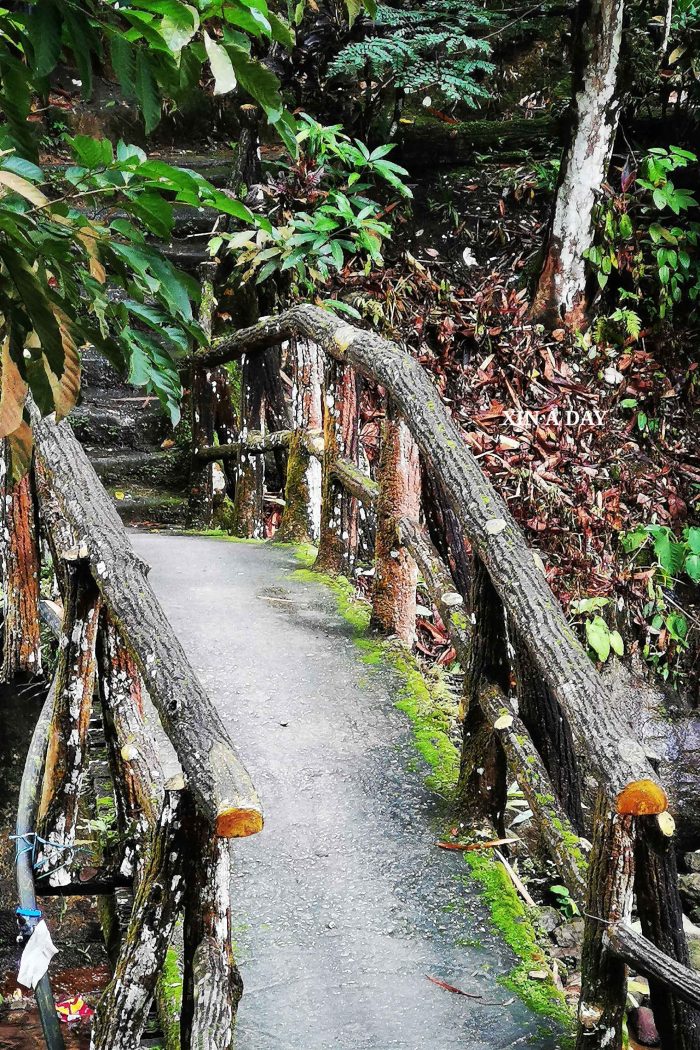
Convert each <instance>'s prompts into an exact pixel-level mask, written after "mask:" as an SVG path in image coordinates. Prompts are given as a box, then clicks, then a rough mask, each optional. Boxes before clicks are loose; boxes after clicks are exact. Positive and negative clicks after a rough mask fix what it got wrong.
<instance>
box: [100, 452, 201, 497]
mask: <svg viewBox="0 0 700 1050" xmlns="http://www.w3.org/2000/svg"><path fill="white" fill-rule="evenodd" d="M86 451H87V454H88V456H89V457H90V462H91V463H92V465H93V467H94V468H95V471H96V472H97V476H98V477H99V479H100V481H101V482H102V484H103V485H113V486H116V487H118V488H126V487H133V486H134V485H149V486H154V487H155V488H166V489H178V488H179V489H184V487H185V485H186V483H187V477H188V473H189V460H190V455H189V452H188V451H187V450H185V449H182V448H177V447H176V448H169V449H155V450H147V451H143V450H140V449H129V450H126V451H123V450H117V449H114V450H112V449H104V448H100V449H95V448H93V449H91V448H90V447H89V446H86Z"/></svg>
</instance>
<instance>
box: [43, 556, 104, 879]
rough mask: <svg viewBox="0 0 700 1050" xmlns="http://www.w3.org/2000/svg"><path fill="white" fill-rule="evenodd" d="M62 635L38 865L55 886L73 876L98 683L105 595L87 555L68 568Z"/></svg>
mask: <svg viewBox="0 0 700 1050" xmlns="http://www.w3.org/2000/svg"><path fill="white" fill-rule="evenodd" d="M68 572H69V586H68V594H67V596H66V599H65V605H64V613H63V624H62V629H61V640H60V643H59V648H58V666H57V668H56V699H55V702H54V709H53V717H52V724H51V736H50V738H49V746H48V750H47V753H46V766H45V769H44V784H43V788H42V793H41V802H40V805H39V825H40V828H41V835H42V838H44V839H47V840H48V842H49V843H56V846H55V847H52V846H51V845H44V846H42V848H41V850H40V852H39V855H38V858H37V868H38V869H39V870H41V872H42V875H44V876H46V875H49V882H50V884H51V885H60V884H61V883H65V882H68V881H69V874H68V872H67V871H66V870H65V868H64V867H63V864H64V861H65V860H66V859H67V857H69V856H70V853H66V850H67V849H69V848H70V847H71V846H72V845H73V842H74V841H75V831H76V826H77V822H78V806H79V802H80V788H81V786H82V782H83V777H84V774H85V765H86V759H85V756H86V749H87V739H88V728H89V725H90V716H91V714H92V696H93V691H94V688H95V669H96V668H95V642H96V639H97V625H98V621H99V615H100V596H99V592H98V590H97V587H96V586H95V583H94V581H93V578H92V574H91V572H90V565H89V563H88V562H87V560H86V559H82V558H81V559H80V560H78V561H75V562H74V563H73V564H72V565H71V566H69V569H68ZM54 869H55V874H54V875H50V874H49V873H51V872H53V871H54Z"/></svg>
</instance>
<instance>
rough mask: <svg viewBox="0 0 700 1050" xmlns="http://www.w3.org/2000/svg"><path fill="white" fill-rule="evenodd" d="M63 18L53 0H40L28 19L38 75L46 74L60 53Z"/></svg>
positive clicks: (54, 64)
mask: <svg viewBox="0 0 700 1050" xmlns="http://www.w3.org/2000/svg"><path fill="white" fill-rule="evenodd" d="M62 27H63V19H62V18H61V13H60V11H59V9H58V7H57V6H56V4H55V3H54V2H53V0H42V2H41V3H38V4H37V5H36V6H35V7H34V8H33V9H32V14H31V17H30V19H29V27H28V31H29V38H30V40H31V42H32V51H33V53H34V68H35V70H36V73H37V75H38V76H40V77H45V76H48V74H49V73H51V72H52V70H53V69H55V67H56V63H57V62H58V59H59V57H60V54H61V30H62Z"/></svg>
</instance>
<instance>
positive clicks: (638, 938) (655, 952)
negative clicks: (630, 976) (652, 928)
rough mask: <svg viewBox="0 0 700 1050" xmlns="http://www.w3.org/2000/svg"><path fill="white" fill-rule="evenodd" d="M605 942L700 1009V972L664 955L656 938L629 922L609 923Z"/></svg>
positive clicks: (647, 975) (651, 978)
mask: <svg viewBox="0 0 700 1050" xmlns="http://www.w3.org/2000/svg"><path fill="white" fill-rule="evenodd" d="M603 943H604V944H605V946H606V948H608V949H609V950H610V951H612V952H614V953H615V955H617V956H619V958H620V959H623V960H624V962H626V963H628V964H629V965H630V966H632V967H633V968H634V969H635V970H637V971H638V972H639V973H643V974H644V976H645V977H648V978H649V980H650V981H658V982H659V983H660V984H663V985H664V986H665V987H666V988H669V989H671V991H672V992H673V994H674V995H675V996H676V997H677V998H678V999H682V1000H683V1002H684V1003H688V1004H689V1005H690V1006H694V1007H696V1008H697V1009H700V973H698V971H697V970H692V969H691V968H690V967H688V966H683V965H682V964H681V963H679V962H678V961H677V960H676V959H671V958H669V956H668V955H664V953H663V952H662V951H660V949H659V948H657V947H656V945H655V944H654V943H653V941H650V940H649V939H648V938H647V937H644V936H643V935H642V934H641V933H637V931H636V930H634V929H633V928H632V927H631V926H630V924H629V923H628V922H618V923H615V924H614V925H612V926H609V927H608V929H607V930H606V931H605V933H604V935H603Z"/></svg>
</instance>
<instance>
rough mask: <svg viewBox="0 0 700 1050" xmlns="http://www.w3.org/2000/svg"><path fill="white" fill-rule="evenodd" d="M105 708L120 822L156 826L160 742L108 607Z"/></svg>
mask: <svg viewBox="0 0 700 1050" xmlns="http://www.w3.org/2000/svg"><path fill="white" fill-rule="evenodd" d="M97 657H98V665H99V669H100V678H99V681H100V691H101V696H102V713H103V717H104V723H105V731H106V735H107V739H108V741H109V742H110V743H111V744H112V747H111V748H110V753H111V755H112V758H113V762H114V766H115V768H114V780H115V784H118V785H119V791H118V792H117V803H118V805H119V806H120V808H121V810H122V811H121V812H120V814H119V816H120V825H121V827H123V828H128V827H129V826H130V825H134V824H136V826H137V830H138V831H139V833H141V834H143V833H145V832H147V831H148V829H150V828H153V827H154V826H155V824H156V822H157V820H158V815H159V814H160V812H161V809H162V806H163V773H162V769H161V764H160V758H159V756H158V750H157V748H156V744H155V741H154V739H153V737H152V735H151V733H150V732H149V730H148V729H147V727H146V725H145V722H144V717H143V683H142V681H141V675H140V673H139V669H138V667H137V666H136V662H135V660H134V658H133V657H132V655H131V653H130V652H129V650H128V649H127V647H126V646H125V645H124V643H123V641H122V639H121V636H120V634H119V631H118V630H117V628H116V627H115V625H114V622H113V621H112V619H111V617H110V616H109V614H108V613H107V611H106V610H104V609H103V610H102V615H101V617H100V629H99V635H98V647H97Z"/></svg>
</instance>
